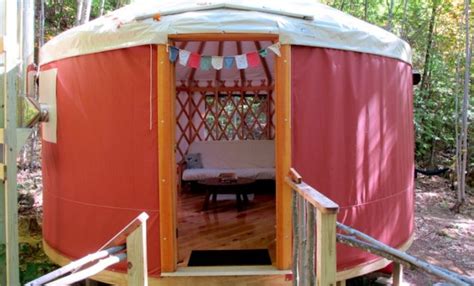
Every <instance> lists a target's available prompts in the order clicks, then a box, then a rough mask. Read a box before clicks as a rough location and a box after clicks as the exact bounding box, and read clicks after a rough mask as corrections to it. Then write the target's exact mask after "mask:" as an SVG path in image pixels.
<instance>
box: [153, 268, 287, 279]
mask: <svg viewBox="0 0 474 286" xmlns="http://www.w3.org/2000/svg"><path fill="white" fill-rule="evenodd" d="M288 274H291V270H279V269H277V268H276V267H275V266H271V265H256V266H190V267H178V269H177V270H176V271H175V272H162V273H161V276H162V277H190V276H266V275H288Z"/></svg>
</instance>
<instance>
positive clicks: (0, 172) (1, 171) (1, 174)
mask: <svg viewBox="0 0 474 286" xmlns="http://www.w3.org/2000/svg"><path fill="white" fill-rule="evenodd" d="M6 174H7V166H6V165H5V164H3V163H0V181H3V182H4V181H5V179H6Z"/></svg>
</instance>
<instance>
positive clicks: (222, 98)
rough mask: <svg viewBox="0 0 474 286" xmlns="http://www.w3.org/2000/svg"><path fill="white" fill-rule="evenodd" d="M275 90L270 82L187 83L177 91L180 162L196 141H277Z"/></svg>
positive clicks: (177, 140) (177, 135)
mask: <svg viewBox="0 0 474 286" xmlns="http://www.w3.org/2000/svg"><path fill="white" fill-rule="evenodd" d="M273 89H274V87H273V85H272V84H270V85H269V84H267V82H266V81H261V82H260V84H259V85H257V86H256V85H254V84H253V83H252V82H251V81H247V84H246V85H245V86H241V85H240V84H239V82H238V81H236V82H235V83H234V84H233V85H232V86H228V85H226V84H225V83H222V82H220V83H219V86H218V87H216V86H215V82H214V81H209V82H207V83H206V86H204V87H203V86H200V84H199V83H198V82H192V84H191V85H190V84H189V83H187V82H184V81H183V82H182V83H181V85H179V86H178V87H177V88H176V123H177V127H176V142H177V154H176V155H177V160H181V159H182V158H183V156H184V155H185V154H186V153H187V151H188V148H189V145H190V144H191V143H192V142H194V141H217V140H262V139H274V137H275V125H274V116H275V102H274V95H273Z"/></svg>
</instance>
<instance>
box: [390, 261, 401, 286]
mask: <svg viewBox="0 0 474 286" xmlns="http://www.w3.org/2000/svg"><path fill="white" fill-rule="evenodd" d="M402 283H403V265H401V264H400V263H395V262H394V263H393V272H392V285H393V286H401V285H402Z"/></svg>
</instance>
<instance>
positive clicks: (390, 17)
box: [387, 0, 394, 32]
mask: <svg viewBox="0 0 474 286" xmlns="http://www.w3.org/2000/svg"><path fill="white" fill-rule="evenodd" d="M393 2H394V0H390V2H389V5H388V20H387V30H388V31H390V32H391V31H392V21H393V6H394V3H393Z"/></svg>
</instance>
